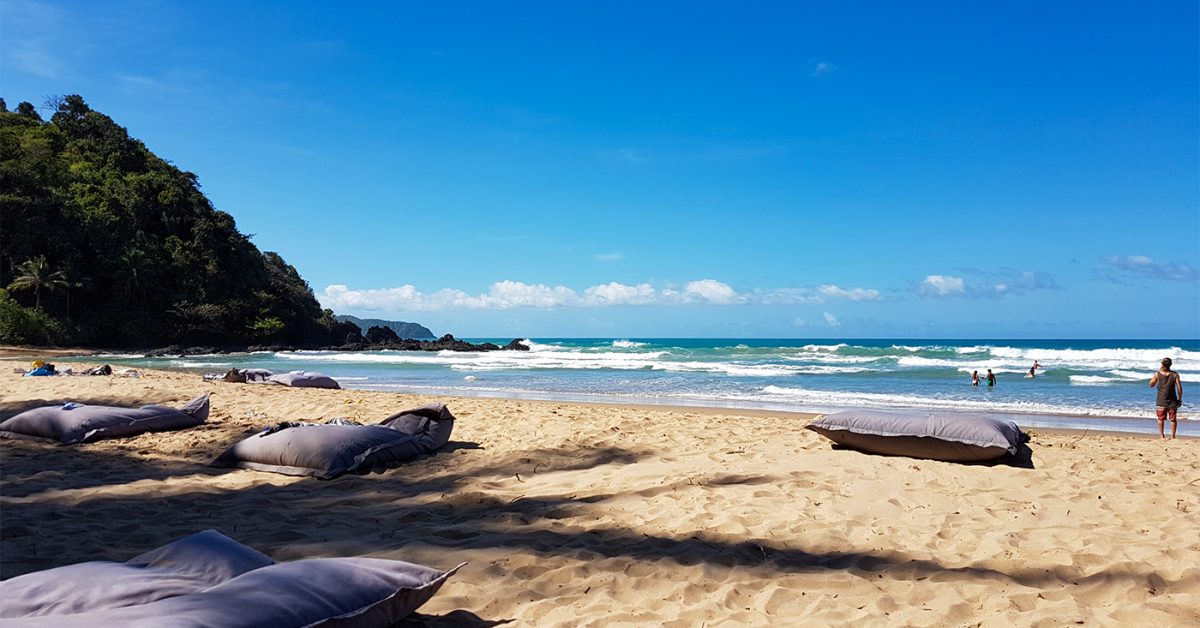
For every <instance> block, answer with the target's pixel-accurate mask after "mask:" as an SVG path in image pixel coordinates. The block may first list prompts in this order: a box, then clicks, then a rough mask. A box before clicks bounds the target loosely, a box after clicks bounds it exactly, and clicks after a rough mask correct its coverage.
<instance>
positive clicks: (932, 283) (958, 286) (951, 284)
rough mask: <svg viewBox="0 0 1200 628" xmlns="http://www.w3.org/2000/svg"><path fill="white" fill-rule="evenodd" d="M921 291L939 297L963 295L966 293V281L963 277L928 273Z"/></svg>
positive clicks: (922, 283)
mask: <svg viewBox="0 0 1200 628" xmlns="http://www.w3.org/2000/svg"><path fill="white" fill-rule="evenodd" d="M920 292H921V294H926V295H930V296H937V297H953V296H962V295H963V294H965V293H966V283H965V282H964V281H963V279H962V277H948V276H945V275H926V276H925V281H922V282H921V286H920Z"/></svg>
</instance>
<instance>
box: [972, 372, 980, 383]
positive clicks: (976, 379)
mask: <svg viewBox="0 0 1200 628" xmlns="http://www.w3.org/2000/svg"><path fill="white" fill-rule="evenodd" d="M971 385H972V386H978V385H979V371H975V372H973V373H971Z"/></svg>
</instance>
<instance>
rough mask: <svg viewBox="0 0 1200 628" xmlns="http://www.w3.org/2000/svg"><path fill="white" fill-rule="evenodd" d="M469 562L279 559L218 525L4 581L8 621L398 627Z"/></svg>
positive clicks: (91, 627) (1, 595)
mask: <svg viewBox="0 0 1200 628" xmlns="http://www.w3.org/2000/svg"><path fill="white" fill-rule="evenodd" d="M460 567H462V565H459V566H458V567H455V568H453V569H450V570H448V571H441V570H438V569H433V568H430V567H425V566H422V565H416V564H413V563H407V562H404V561H399V560H384V559H378V558H323V559H310V560H297V561H291V562H285V563H276V562H275V561H273V560H271V558H269V557H268V556H266V555H264V554H262V553H260V552H258V551H256V550H254V549H252V548H249V547H246V546H244V545H241V544H240V543H238V542H236V541H234V540H233V539H230V538H229V537H226V536H225V535H223V534H221V533H219V532H217V531H215V530H206V531H204V532H199V533H196V534H193V535H190V536H187V537H184V538H182V539H180V540H177V541H175V542H173V543H169V544H167V545H164V546H163V547H160V548H158V549H156V550H153V551H150V552H147V553H145V554H142V555H141V556H138V557H135V558H133V559H130V560H129V561H127V562H124V563H114V562H107V561H96V562H89V563H81V564H77V565H68V566H65V567H59V568H56V569H49V570H46V571H39V572H35V573H31V574H26V575H23V576H17V577H15V578H11V579H9V580H5V581H2V582H0V618H2V619H3V622H2V623H3V624H4V625H5V626H30V627H32V626H62V627H72V626H77V627H79V628H97V627H99V626H131V627H147V628H149V627H155V628H157V627H159V626H164V625H169V626H189V627H191V626H195V627H201V626H205V627H207V626H222V627H224V628H239V627H246V628H250V627H257V626H272V627H281V628H284V627H292V626H294V627H300V626H318V625H319V626H338V627H339V628H357V627H368V626H379V627H382V626H390V625H392V624H394V623H396V622H397V621H399V620H400V619H402V618H404V617H406V616H407V615H410V614H411V613H412V612H413V611H415V610H416V609H417V608H419V607H420V606H421V605H422V604H424V603H425V602H426V601H428V600H429V599H430V598H431V597H433V595H434V594H435V593H437V591H438V589H440V588H441V586H442V584H443V583H444V582H445V581H446V579H447V578H449V577H450V576H451V575H453V574H454V573H455V572H456V571H457V570H458V569H459V568H460Z"/></svg>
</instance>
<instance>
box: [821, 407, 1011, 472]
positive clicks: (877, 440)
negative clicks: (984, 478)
mask: <svg viewBox="0 0 1200 628" xmlns="http://www.w3.org/2000/svg"><path fill="white" fill-rule="evenodd" d="M806 427H807V428H808V429H810V430H812V431H814V432H816V433H818V434H820V435H822V436H824V437H825V438H828V439H829V440H831V441H833V442H835V443H837V444H839V445H843V446H845V447H850V448H852V449H857V450H859V451H865V452H868V453H874V454H884V455H888V456H907V457H909V458H927V459H930V460H945V461H948V462H982V461H986V460H995V459H996V458H999V457H1001V456H1003V455H1005V454H1015V453H1016V452H1017V447H1018V446H1019V445H1020V444H1021V443H1022V442H1024V440H1025V436H1024V434H1023V433H1022V432H1021V428H1019V427H1017V424H1016V423H1013V422H1012V421H1004V420H1000V419H993V418H991V417H986V416H983V415H980V414H970V413H965V412H883V411H879V410H851V411H847V412H838V413H835V414H829V415H826V416H823V417H821V418H819V419H817V420H816V421H813V422H812V423H810V424H808V425H807V426H806Z"/></svg>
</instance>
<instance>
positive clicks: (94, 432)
mask: <svg viewBox="0 0 1200 628" xmlns="http://www.w3.org/2000/svg"><path fill="white" fill-rule="evenodd" d="M207 420H208V395H201V396H199V397H196V398H195V399H193V400H191V401H190V402H188V404H187V405H185V406H184V407H182V408H179V409H178V410H176V409H174V408H167V407H163V406H154V405H151V406H142V407H141V408H118V407H114V406H87V405H82V404H78V403H67V404H63V405H61V406H42V407H41V408H34V409H32V410H26V411H25V412H22V413H21V414H18V415H16V416H14V417H11V418H9V419H7V420H6V421H4V422H3V423H0V438H23V439H28V440H42V441H51V442H57V443H60V444H63V445H73V444H75V443H90V442H92V441H97V440H100V439H102V438H120V437H123V436H133V435H135V434H141V433H142V432H163V431H167V430H182V429H186V428H189V427H195V426H197V425H200V424H201V423H203V422H205V421H207Z"/></svg>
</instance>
